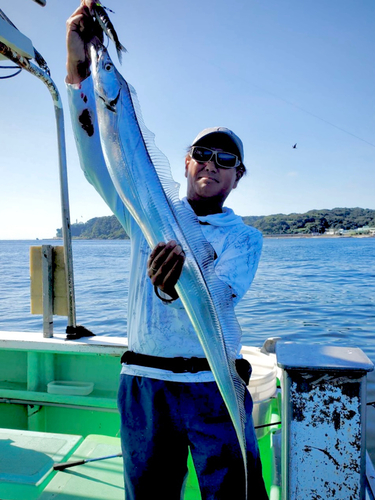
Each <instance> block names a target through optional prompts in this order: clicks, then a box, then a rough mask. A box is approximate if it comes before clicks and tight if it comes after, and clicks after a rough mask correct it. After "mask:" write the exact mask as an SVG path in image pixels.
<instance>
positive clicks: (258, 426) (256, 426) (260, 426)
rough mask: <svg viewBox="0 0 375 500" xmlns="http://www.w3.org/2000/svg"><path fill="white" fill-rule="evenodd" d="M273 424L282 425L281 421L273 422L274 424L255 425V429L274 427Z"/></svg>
mask: <svg viewBox="0 0 375 500" xmlns="http://www.w3.org/2000/svg"><path fill="white" fill-rule="evenodd" d="M273 425H281V421H280V422H272V424H263V425H255V426H254V429H264V427H272V426H273Z"/></svg>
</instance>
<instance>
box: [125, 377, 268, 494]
mask: <svg viewBox="0 0 375 500" xmlns="http://www.w3.org/2000/svg"><path fill="white" fill-rule="evenodd" d="M246 392H247V395H246V400H245V408H246V413H247V416H248V417H247V422H246V441H247V461H248V500H267V499H268V496H267V493H266V490H265V487H264V482H263V478H262V468H261V462H260V457H259V449H258V444H257V440H256V437H255V431H254V424H253V420H252V417H251V412H252V400H251V396H250V394H249V393H248V391H246ZM118 407H119V411H120V414H121V442H122V452H123V459H124V480H125V498H126V500H150V499H151V498H156V497H160V498H162V499H163V500H179V499H180V498H183V493H182V492H183V487H184V481H185V479H186V476H187V458H188V451H189V448H190V451H191V455H192V457H193V461H194V466H195V470H196V473H197V476H198V481H199V487H200V491H201V496H202V500H233V498H235V499H236V500H242V499H244V498H245V484H244V471H243V460H242V455H241V451H240V447H239V444H238V440H237V437H236V433H235V431H234V427H233V424H232V421H231V419H230V416H229V413H228V411H227V409H226V406H225V404H224V401H223V398H222V396H221V394H220V392H219V390H218V388H217V385H216V383H215V382H199V383H180V382H166V381H163V380H154V379H150V378H147V377H136V376H131V375H121V379H120V388H119V394H118Z"/></svg>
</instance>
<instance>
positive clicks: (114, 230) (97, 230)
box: [56, 208, 375, 240]
mask: <svg viewBox="0 0 375 500" xmlns="http://www.w3.org/2000/svg"><path fill="white" fill-rule="evenodd" d="M243 220H244V222H245V224H248V225H249V226H254V227H256V228H257V229H259V230H260V231H262V233H263V234H264V235H265V236H267V235H269V236H271V235H274V234H291V235H293V234H295V235H298V234H315V233H319V234H324V233H325V232H326V231H328V230H329V229H335V230H339V229H343V230H355V229H358V228H362V227H365V226H370V227H375V210H370V209H367V208H334V209H332V210H324V209H323V210H310V211H309V212H306V213H304V214H296V213H293V214H288V215H286V214H275V215H258V216H255V215H250V216H246V217H243ZM71 232H72V237H73V238H80V239H105V240H106V239H111V240H112V239H116V240H121V239H127V238H128V236H127V234H126V233H125V231H124V229H123V228H122V226H121V225H120V223H119V222H118V220H117V219H116V217H115V216H114V215H112V216H107V217H95V218H94V219H90V220H89V221H87V222H86V223H82V222H81V223H78V224H72V225H71ZM61 234H62V231H61V228H60V229H57V230H56V236H57V237H61Z"/></svg>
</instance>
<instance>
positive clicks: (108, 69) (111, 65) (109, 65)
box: [104, 63, 113, 71]
mask: <svg viewBox="0 0 375 500" xmlns="http://www.w3.org/2000/svg"><path fill="white" fill-rule="evenodd" d="M112 67H113V64H111V63H106V64H105V65H104V69H105V70H106V71H111V69H112Z"/></svg>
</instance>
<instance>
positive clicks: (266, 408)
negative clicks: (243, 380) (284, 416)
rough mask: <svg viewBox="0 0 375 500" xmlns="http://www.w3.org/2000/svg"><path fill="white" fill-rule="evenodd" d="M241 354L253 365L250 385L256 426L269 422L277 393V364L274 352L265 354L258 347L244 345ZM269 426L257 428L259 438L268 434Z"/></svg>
mask: <svg viewBox="0 0 375 500" xmlns="http://www.w3.org/2000/svg"><path fill="white" fill-rule="evenodd" d="M241 354H242V355H243V357H244V358H245V359H247V360H248V361H249V362H250V364H251V367H252V369H253V370H252V373H251V378H250V382H249V385H248V386H247V387H248V389H249V391H250V394H251V396H252V398H253V402H254V407H253V420H254V427H255V428H256V427H258V426H261V425H265V424H268V423H269V422H268V418H269V417H270V413H271V406H272V398H273V397H274V396H275V394H276V378H277V364H276V356H275V355H274V354H263V353H262V352H260V349H258V348H256V347H243V348H242V350H241ZM267 432H268V429H267V427H263V428H260V429H256V434H257V437H258V438H261V437H262V436H264V435H265V434H267Z"/></svg>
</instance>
